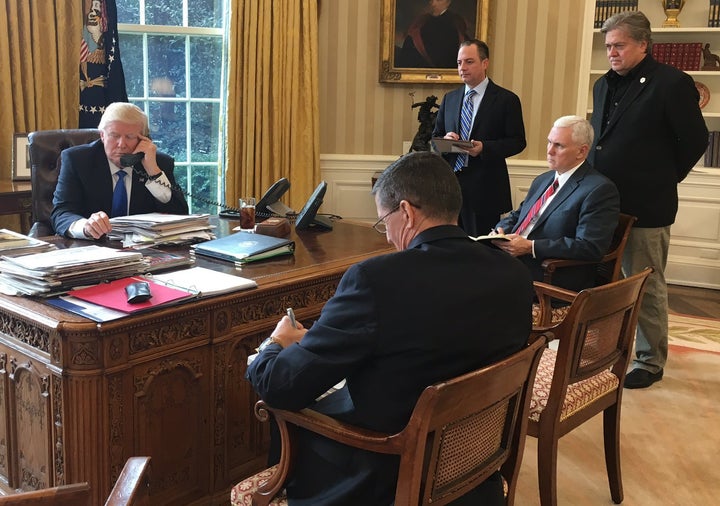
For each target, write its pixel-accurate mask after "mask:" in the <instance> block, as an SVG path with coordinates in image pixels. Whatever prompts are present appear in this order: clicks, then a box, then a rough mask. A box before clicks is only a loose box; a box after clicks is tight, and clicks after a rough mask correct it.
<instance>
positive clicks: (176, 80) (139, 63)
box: [116, 0, 227, 214]
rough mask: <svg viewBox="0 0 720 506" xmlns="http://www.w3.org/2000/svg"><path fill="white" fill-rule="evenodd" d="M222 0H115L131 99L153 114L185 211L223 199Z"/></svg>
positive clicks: (211, 209)
mask: <svg viewBox="0 0 720 506" xmlns="http://www.w3.org/2000/svg"><path fill="white" fill-rule="evenodd" d="M225 2H226V0H116V3H117V11H118V33H119V35H120V52H121V53H120V54H121V57H122V64H123V70H124V71H125V83H126V86H127V92H128V97H129V100H130V102H132V103H134V104H136V105H137V106H139V107H140V108H142V109H143V110H144V111H145V112H146V113H147V115H148V118H149V121H150V135H151V136H152V138H153V140H154V141H155V143H156V144H157V145H158V149H159V150H160V151H163V152H164V153H167V154H169V155H170V156H172V157H173V158H174V159H175V177H176V179H177V182H178V184H179V185H180V186H181V187H182V188H183V189H185V190H186V191H187V192H189V193H190V195H191V198H188V199H187V200H188V204H189V206H190V211H191V212H195V213H210V214H217V212H218V211H219V209H218V208H217V205H216V203H217V202H224V200H225V199H224V192H225V185H224V167H223V159H224V156H223V147H224V146H223V142H222V141H221V139H223V132H224V128H225V125H224V119H223V118H224V115H223V111H224V110H225V99H224V97H225V69H226V61H227V50H226V40H227V39H226V37H225V29H224V26H225V13H226V8H225Z"/></svg>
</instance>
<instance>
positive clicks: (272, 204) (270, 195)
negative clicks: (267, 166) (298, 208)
mask: <svg viewBox="0 0 720 506" xmlns="http://www.w3.org/2000/svg"><path fill="white" fill-rule="evenodd" d="M143 158H145V153H143V152H142V151H139V152H137V153H130V154H127V155H122V156H121V157H120V165H122V166H123V167H132V169H133V171H134V172H135V173H136V174H137V175H138V176H140V177H142V178H143V179H147V177H148V175H147V172H145V171H144V170H140V169H138V168H137V167H135V166H136V165H137V164H138V163H140V162H141V161H142V159H143ZM154 181H155V182H156V183H157V184H162V185H164V186H168V187H169V188H170V189H171V190H173V191H179V192H180V193H182V194H183V195H185V196H186V197H189V198H191V199H194V200H199V201H200V202H203V203H205V204H210V205H211V206H217V207H220V208H222V211H220V213H219V215H220V216H221V217H224V218H237V217H239V216H240V209H238V208H237V207H232V206H228V205H226V204H224V203H222V202H215V201H214V200H210V199H206V198H205V197H200V196H198V195H193V194H191V193H190V192H188V191H186V190H185V189H183V188H181V187H180V186H179V185H177V184H176V185H174V186H173V185H166V184H165V183H164V182H161V181H159V180H157V179H155V180H154ZM288 188H290V182H289V181H288V180H287V179H285V178H284V177H283V178H280V179H279V180H278V181H277V182H275V183H274V184H273V185H272V186H271V187H270V189H269V190H268V191H266V192H265V194H264V195H263V196H262V198H261V199H260V201H259V202H258V204H257V205H256V206H255V216H257V217H260V218H269V217H271V216H274V215H275V214H278V215H280V216H283V215H284V216H285V217H287V218H294V215H295V213H294V211H293V210H292V209H290V208H289V207H287V206H285V204H283V203H282V202H280V201H279V199H280V197H282V195H283V194H284V193H285V192H286V191H287V190H288Z"/></svg>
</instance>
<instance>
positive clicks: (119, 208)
mask: <svg viewBox="0 0 720 506" xmlns="http://www.w3.org/2000/svg"><path fill="white" fill-rule="evenodd" d="M116 174H117V177H118V180H117V184H116V185H115V190H114V191H113V198H112V210H111V211H110V217H111V218H114V217H115V216H125V215H127V206H128V198H127V190H126V189H125V176H127V172H125V171H124V170H119V171H117V172H116Z"/></svg>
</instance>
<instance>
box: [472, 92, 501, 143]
mask: <svg viewBox="0 0 720 506" xmlns="http://www.w3.org/2000/svg"><path fill="white" fill-rule="evenodd" d="M497 92H498V90H497V86H496V85H495V83H494V82H492V81H491V80H490V79H488V85H487V88H485V94H484V95H483V98H482V100H481V101H480V106H479V107H478V110H477V113H476V114H475V119H474V120H473V125H472V128H471V129H470V131H471V132H472V133H473V134H475V133H476V132H477V129H478V128H479V127H480V118H482V117H486V116H489V111H490V108H491V107H492V104H493V102H495V98H496V97H497Z"/></svg>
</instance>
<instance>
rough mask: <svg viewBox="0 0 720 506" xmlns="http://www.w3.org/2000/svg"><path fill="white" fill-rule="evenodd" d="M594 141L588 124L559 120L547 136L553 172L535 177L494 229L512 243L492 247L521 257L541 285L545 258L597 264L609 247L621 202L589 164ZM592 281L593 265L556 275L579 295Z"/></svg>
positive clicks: (555, 279) (579, 120)
mask: <svg viewBox="0 0 720 506" xmlns="http://www.w3.org/2000/svg"><path fill="white" fill-rule="evenodd" d="M592 141H593V129H592V127H591V126H590V123H589V122H588V121H587V120H585V119H583V118H581V117H579V116H563V117H562V118H558V119H557V120H556V121H555V123H554V124H553V127H552V129H551V130H550V133H549V134H548V144H547V161H548V165H549V166H550V169H551V170H550V171H548V172H545V173H544V174H541V175H539V176H538V177H537V178H535V180H534V181H533V182H532V184H531V185H530V190H528V194H527V197H526V198H525V200H524V201H523V202H522V204H520V207H519V208H518V209H516V210H514V211H512V212H511V213H510V214H508V216H506V217H505V218H503V219H502V220H500V222H499V223H498V224H497V226H496V229H497V233H499V234H503V233H505V232H508V235H507V236H506V237H507V238H508V239H509V240H496V241H495V240H494V241H493V244H495V245H496V246H497V247H499V248H500V249H502V250H504V251H506V252H508V253H510V254H511V255H513V256H515V257H518V258H519V259H520V260H521V261H522V262H523V263H524V264H525V265H527V266H528V268H529V269H530V272H531V273H532V276H533V279H535V280H537V281H542V280H543V277H544V272H543V269H542V261H543V260H545V259H546V258H566V259H572V260H589V261H598V260H600V259H601V258H602V256H603V255H604V254H605V253H607V250H608V248H609V247H610V242H611V241H612V237H613V232H614V231H615V228H616V227H617V223H618V215H619V212H620V197H619V195H618V191H617V188H615V185H614V184H613V182H612V181H610V180H609V179H608V178H606V177H605V176H603V175H602V174H600V173H599V172H597V171H596V170H595V169H593V168H592V167H591V166H590V164H589V163H588V162H587V161H586V160H585V159H586V158H587V154H588V151H589V150H590V145H591V144H592ZM556 181H557V185H555V182H556ZM551 187H552V188H551ZM594 281H595V266H593V265H589V266H578V267H571V268H570V267H569V268H566V269H561V270H559V271H558V272H556V273H555V275H554V276H553V284H554V285H557V286H561V287H563V288H568V289H570V290H575V291H579V290H582V289H583V288H588V287H590V286H593V285H594Z"/></svg>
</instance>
